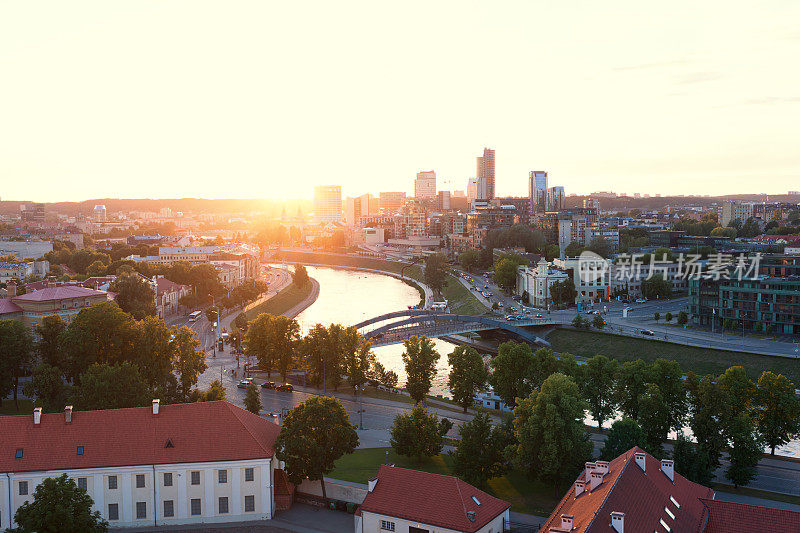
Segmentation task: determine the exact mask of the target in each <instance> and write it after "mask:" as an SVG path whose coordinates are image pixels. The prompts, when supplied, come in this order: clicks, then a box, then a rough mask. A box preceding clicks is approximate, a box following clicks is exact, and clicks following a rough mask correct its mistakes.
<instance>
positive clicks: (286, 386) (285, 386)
mask: <svg viewBox="0 0 800 533" xmlns="http://www.w3.org/2000/svg"><path fill="white" fill-rule="evenodd" d="M276 390H279V391H281V392H292V391H294V387H292V386H291V385H290V384H289V383H284V384H283V385H279V386H278V387H276Z"/></svg>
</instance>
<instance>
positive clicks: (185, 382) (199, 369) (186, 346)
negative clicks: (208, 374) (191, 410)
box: [169, 326, 208, 402]
mask: <svg viewBox="0 0 800 533" xmlns="http://www.w3.org/2000/svg"><path fill="white" fill-rule="evenodd" d="M173 331H174V333H173V335H174V336H173V338H172V340H171V341H170V343H169V344H170V349H171V351H172V360H173V371H174V372H175V374H177V375H178V383H179V391H178V394H179V398H180V400H181V401H184V402H186V401H188V400H189V395H190V394H191V390H192V387H194V386H195V385H197V379H198V377H199V376H200V374H202V373H203V372H205V371H206V370H207V369H208V365H206V354H205V353H204V352H203V351H201V350H200V342H199V341H198V340H197V337H196V336H195V334H194V332H193V331H192V330H190V329H189V328H187V327H186V326H183V327H182V328H180V329H178V330H175V329H174V328H173Z"/></svg>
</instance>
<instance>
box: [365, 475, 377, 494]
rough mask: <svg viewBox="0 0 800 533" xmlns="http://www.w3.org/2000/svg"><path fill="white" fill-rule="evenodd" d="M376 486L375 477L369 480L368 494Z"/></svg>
mask: <svg viewBox="0 0 800 533" xmlns="http://www.w3.org/2000/svg"><path fill="white" fill-rule="evenodd" d="M377 484H378V478H377V477H374V478H372V479H370V480H369V481H367V490H369V492H372V491H373V490H375V485H377Z"/></svg>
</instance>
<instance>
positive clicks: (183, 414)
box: [0, 400, 284, 528]
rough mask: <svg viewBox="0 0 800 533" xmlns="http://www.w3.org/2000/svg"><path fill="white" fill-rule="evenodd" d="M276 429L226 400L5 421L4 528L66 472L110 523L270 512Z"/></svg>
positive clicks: (260, 516)
mask: <svg viewBox="0 0 800 533" xmlns="http://www.w3.org/2000/svg"><path fill="white" fill-rule="evenodd" d="M278 432H279V427H278V426H277V425H276V424H274V423H273V422H270V421H268V420H265V419H263V418H261V417H259V416H257V415H254V414H252V413H250V412H248V411H245V410H243V409H241V408H239V407H236V406H234V405H232V404H230V403H227V402H224V401H217V402H205V403H188V404H176V405H164V406H159V402H158V400H153V406H152V408H151V407H134V408H129V409H111V410H106V411H76V412H73V411H72V408H71V407H69V406H68V407H67V408H66V409H65V411H64V413H54V414H42V413H41V409H40V408H37V409H36V411H35V412H34V414H33V416H30V415H26V416H7V417H2V419H0V442H2V449H3V450H5V451H6V452H7V453H4V454H3V455H2V458H0V472H1V473H2V475H0V526H2V527H3V528H8V527H13V526H14V524H13V523H12V517H13V516H14V513H15V512H16V510H17V509H18V508H19V507H20V506H21V505H22V504H23V503H25V502H29V501H32V499H33V494H34V491H35V489H36V486H37V485H39V483H41V482H42V480H44V479H45V478H48V477H57V476H60V475H61V474H64V473H66V474H67V475H68V476H69V477H71V478H73V479H75V480H76V483H77V484H78V486H79V487H82V488H85V489H86V491H87V492H88V494H89V496H91V497H92V500H93V501H94V505H93V510H95V511H99V512H100V514H101V515H102V517H103V518H104V519H106V520H108V521H109V523H110V525H111V527H126V526H127V527H131V526H138V527H144V526H147V527H153V526H156V527H157V526H166V525H177V524H203V523H221V522H240V521H248V520H264V519H269V518H272V516H273V513H274V510H275V490H274V487H275V483H274V480H275V475H276V468H277V466H276V461H275V459H274V443H275V439H276V437H277V435H278ZM277 472H278V475H280V476H281V477H282V476H283V474H284V473H283V471H281V470H278V471H277ZM279 496H280V495H279Z"/></svg>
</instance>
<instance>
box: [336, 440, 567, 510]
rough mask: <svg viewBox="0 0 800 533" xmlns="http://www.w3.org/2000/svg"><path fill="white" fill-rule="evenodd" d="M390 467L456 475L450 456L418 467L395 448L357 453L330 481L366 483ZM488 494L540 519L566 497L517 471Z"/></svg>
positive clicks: (491, 483) (342, 461)
mask: <svg viewBox="0 0 800 533" xmlns="http://www.w3.org/2000/svg"><path fill="white" fill-rule="evenodd" d="M387 463H392V464H394V465H395V466H400V467H403V468H412V469H414V470H422V471H425V472H431V473H434V474H446V475H450V476H452V475H453V470H452V467H453V460H452V459H451V458H450V456H449V455H447V454H441V455H437V456H435V457H432V458H430V459H429V460H427V461H422V462H419V463H418V462H416V461H415V460H413V459H409V458H407V457H404V456H401V455H397V454H396V453H395V452H394V450H393V449H392V448H367V449H362V450H356V451H355V452H354V453H352V454H350V455H346V456H344V457H342V458H341V459H339V460H338V461H336V465H335V467H334V470H333V472H331V473H330V474H328V477H331V478H334V479H343V480H345V481H353V482H356V483H366V482H367V480H368V479H370V478H371V477H374V476H375V474H376V473H377V472H378V467H379V466H380V465H381V464H387ZM486 491H487V492H489V493H490V494H492V495H493V496H496V497H498V498H501V499H503V500H505V501H507V502H510V503H511V509H512V510H513V511H518V512H520V513H528V514H534V515H538V516H548V515H549V514H550V513H551V512H552V510H553V508H555V506H556V505H557V504H558V502H559V500H560V499H561V496H562V495H563V493H562V491H559V492H558V495H556V494H555V492H554V490H553V487H551V486H546V485H544V484H542V483H540V482H538V481H530V480H528V479H527V478H526V477H525V476H524V475H522V474H520V473H519V472H518V471H513V472H510V473H509V474H508V475H506V476H503V477H500V478H495V479H492V480H491V481H489V486H488V487H487V489H486Z"/></svg>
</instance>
